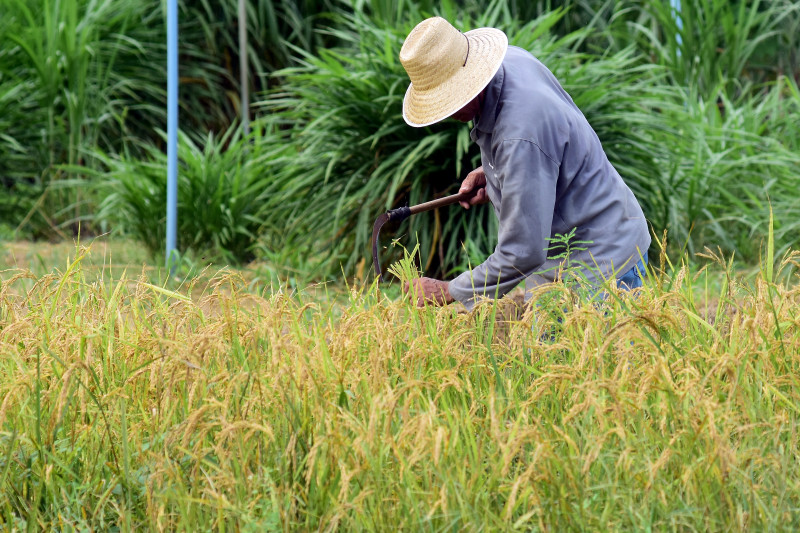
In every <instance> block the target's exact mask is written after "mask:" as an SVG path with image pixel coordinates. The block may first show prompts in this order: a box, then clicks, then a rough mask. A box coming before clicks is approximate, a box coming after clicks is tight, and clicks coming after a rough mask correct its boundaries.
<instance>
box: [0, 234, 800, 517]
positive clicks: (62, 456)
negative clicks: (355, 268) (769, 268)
mask: <svg viewBox="0 0 800 533" xmlns="http://www.w3.org/2000/svg"><path fill="white" fill-rule="evenodd" d="M91 253H94V252H93V251H92V250H91V249H90V248H84V247H79V248H76V250H75V252H74V255H73V256H72V257H71V258H69V259H68V260H67V261H62V262H61V263H60V265H61V266H60V267H58V268H57V269H55V270H53V271H52V272H51V273H49V274H46V275H43V276H41V277H39V276H34V275H32V274H30V273H29V272H28V271H25V270H5V271H3V272H2V273H0V280H2V285H0V351H2V353H3V354H5V355H4V357H3V359H2V363H0V487H1V488H2V490H0V523H2V524H3V526H4V527H7V528H9V529H23V528H26V529H27V528H30V529H38V530H48V529H72V528H75V529H103V530H105V529H117V528H119V529H126V530H134V529H136V530H139V529H169V530H185V529H199V530H207V529H215V530H217V529H220V530H221V529H229V528H230V529H236V530H311V529H313V530H335V529H342V530H370V531H373V530H375V531H383V530H389V529H390V530H399V531H420V530H441V529H459V530H462V529H465V530H477V529H481V530H489V531H501V530H502V531H507V530H509V529H525V530H545V529H547V530H574V529H591V530H603V531H630V530H644V529H656V530H662V529H686V530H704V531H741V530H771V531H791V530H794V529H796V528H797V527H798V526H800V514H798V508H799V507H800V476H798V469H797V468H795V463H796V457H797V456H798V454H800V439H799V438H798V435H797V431H796V428H797V426H798V422H800V413H798V410H797V405H798V404H800V384H799V383H798V378H797V376H798V365H800V362H799V361H798V360H797V354H798V353H799V352H800V349H799V348H800V345H798V343H800V338H798V335H797V328H796V322H797V319H796V313H795V309H796V303H797V299H798V288H797V284H796V282H797V278H796V276H791V277H790V280H789V281H783V282H778V281H777V280H778V279H783V278H782V276H781V275H780V273H781V271H782V270H783V269H787V268H790V267H791V266H792V263H793V262H796V256H794V255H787V256H786V257H785V258H784V261H783V262H780V261H779V262H778V265H777V267H776V269H775V271H774V273H773V274H772V275H768V274H767V273H766V271H765V273H762V274H759V275H758V276H757V277H756V278H755V279H753V280H751V281H746V280H744V279H743V278H740V277H739V276H737V275H736V273H735V269H734V264H733V262H732V261H728V260H727V259H723V258H722V257H720V256H714V255H713V254H712V255H708V256H707V257H708V259H709V260H710V263H709V266H707V267H705V268H702V269H697V268H696V267H693V266H691V264H690V263H686V262H684V261H683V260H682V261H678V262H676V263H675V264H672V263H671V262H670V261H669V259H668V258H667V257H666V256H662V262H661V264H660V266H659V267H658V268H657V269H654V270H653V271H652V272H651V276H650V280H649V282H648V284H647V285H646V287H645V288H644V289H642V290H641V291H639V292H638V293H637V294H636V295H635V296H633V297H631V296H630V295H626V294H618V293H616V292H615V291H614V290H613V289H612V288H609V291H610V292H609V295H610V298H609V299H608V300H606V301H605V302H604V303H602V304H581V303H580V302H577V301H575V300H574V299H573V297H572V295H570V294H569V291H565V290H564V289H563V288H562V289H555V290H554V291H553V292H549V293H545V292H543V291H540V292H539V293H537V294H536V295H535V296H534V303H535V304H538V305H534V306H533V307H531V308H529V309H527V310H525V312H524V313H522V314H504V313H503V311H502V306H503V305H504V302H499V303H498V304H492V303H488V304H485V305H480V306H478V307H477V308H476V310H475V311H473V312H471V313H461V312H459V311H458V309H457V308H455V307H450V308H444V309H437V308H423V309H418V308H416V307H412V306H410V305H409V303H408V302H407V301H406V300H405V299H400V298H398V299H394V298H391V297H390V296H389V295H388V294H385V293H381V292H379V291H378V288H377V287H376V286H375V285H371V286H368V285H354V286H352V287H350V288H349V291H348V292H346V293H344V294H339V295H335V294H331V293H326V292H325V291H322V290H320V289H314V288H309V289H307V290H305V291H301V292H298V293H295V294H287V293H284V292H281V291H270V290H258V291H251V290H248V288H247V284H246V283H245V282H244V280H243V279H242V278H241V277H240V276H239V275H238V274H237V273H235V272H232V271H228V270H222V271H219V272H218V273H217V274H216V275H214V276H213V277H212V278H211V279H210V281H209V280H206V281H201V280H186V282H185V284H183V285H181V286H178V287H176V286H174V285H171V284H166V283H161V282H158V281H156V280H152V279H151V278H150V277H149V276H140V275H139V274H137V273H136V271H134V270H131V271H128V272H127V273H123V274H119V273H117V274H115V275H113V276H112V275H109V273H108V272H106V271H99V272H98V271H97V270H94V269H88V268H85V267H84V263H85V262H86V261H87V256H88V255H89V254H91ZM766 259H770V260H771V258H768V257H765V260H766ZM408 266H409V265H406V267H408ZM657 266H658V265H657ZM397 271H398V272H399V273H400V275H405V274H403V273H404V272H405V273H407V274H408V275H414V274H413V269H411V268H400V269H398V270H397ZM789 274H791V270H790V271H789ZM29 278H33V279H29ZM549 311H553V312H552V313H550V312H549ZM537 324H540V325H541V326H543V327H544V326H555V325H557V326H558V329H559V330H560V331H559V333H558V335H557V336H556V337H555V338H553V339H552V340H550V341H547V342H543V341H542V340H541V339H540V337H539V336H538V335H537V333H536V332H535V331H534V330H533V329H532V325H537Z"/></svg>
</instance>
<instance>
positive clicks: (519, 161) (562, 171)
mask: <svg viewBox="0 0 800 533" xmlns="http://www.w3.org/2000/svg"><path fill="white" fill-rule="evenodd" d="M400 61H401V63H402V64H403V67H404V68H405V69H406V72H407V73H408V76H409V78H410V79H411V84H410V85H409V87H408V90H407V92H406V95H405V99H404V100H403V118H404V119H405V121H406V122H407V123H408V124H409V125H411V126H415V127H423V126H428V125H430V124H434V123H436V122H439V121H441V120H444V119H445V118H448V117H450V118H454V119H456V120H458V121H461V122H470V121H473V122H474V127H473V129H472V131H471V132H470V136H471V138H472V140H473V141H475V142H476V143H477V144H478V146H479V147H480V149H481V162H482V165H481V166H480V167H478V168H476V169H475V170H473V171H472V172H470V173H469V174H468V175H467V177H466V178H465V179H464V181H463V182H462V184H461V188H460V189H459V192H461V193H463V192H469V191H474V190H477V193H476V194H475V196H473V197H472V198H471V199H470V201H469V202H462V203H461V205H462V206H463V207H464V209H469V208H470V207H471V206H474V205H478V204H485V203H487V202H491V204H492V206H493V207H494V210H495V214H496V215H497V218H498V220H499V233H498V242H497V247H496V248H495V250H494V253H492V254H491V255H490V256H489V257H488V258H487V259H486V260H485V261H484V262H483V263H482V264H480V265H478V266H477V267H475V268H473V269H472V270H471V271H467V272H464V273H462V274H461V275H459V276H458V277H456V278H455V279H453V280H451V281H449V282H445V281H441V280H436V279H431V278H420V279H416V280H413V282H412V283H411V285H410V286H409V285H408V284H407V285H406V286H405V287H404V290H405V291H406V292H407V293H410V294H411V296H412V298H415V299H416V302H417V305H424V304H425V302H428V303H433V304H437V305H446V304H449V303H451V302H453V301H456V300H457V301H459V302H461V303H463V304H464V305H465V306H466V307H467V308H469V309H471V308H472V306H473V305H474V304H475V301H476V299H477V298H479V297H482V296H488V297H500V296H503V295H504V294H506V293H508V292H509V291H511V290H512V289H513V288H514V287H515V286H516V285H518V284H519V283H520V282H521V281H523V280H525V282H526V285H527V286H528V287H532V286H536V285H539V284H541V283H545V282H551V281H554V280H555V279H556V278H557V276H558V272H559V266H561V262H562V261H564V260H565V259H564V258H563V253H561V252H560V251H559V250H553V247H552V246H551V244H550V241H551V240H553V242H555V239H553V238H554V237H556V236H563V235H567V234H569V233H571V232H572V231H573V230H574V231H575V232H574V238H575V240H576V241H580V242H581V243H588V244H584V245H582V246H585V248H581V247H575V248H574V250H573V251H572V253H571V255H570V257H569V258H568V259H569V263H570V265H573V266H575V265H577V266H579V269H580V271H581V274H582V276H583V277H585V279H586V280H587V281H589V282H590V283H592V282H594V283H597V284H599V283H602V281H603V279H612V276H614V277H616V278H617V280H618V283H619V286H620V287H624V288H634V287H639V286H641V284H642V280H641V277H642V275H643V273H644V262H645V261H646V256H647V249H648V247H649V246H650V235H649V233H648V229H647V223H646V221H645V218H644V214H643V213H642V209H641V207H640V206H639V203H638V202H637V200H636V198H635V197H634V195H633V193H632V192H631V190H630V189H629V188H628V186H627V185H625V183H624V182H623V181H622V178H621V177H620V175H619V174H618V173H617V171H616V170H615V169H614V167H613V166H611V163H610V162H609V161H608V158H607V157H606V154H605V152H604V151H603V147H602V146H601V144H600V139H598V137H597V134H596V133H595V132H594V130H593V129H592V127H591V126H590V125H589V123H588V122H587V120H586V118H585V117H584V116H583V113H581V111H580V110H579V109H578V107H577V106H576V105H575V104H574V103H573V101H572V98H570V96H569V95H568V94H567V93H566V91H565V90H564V89H563V88H562V87H561V85H560V84H559V82H558V80H557V79H556V78H555V77H554V76H553V74H552V73H551V72H550V71H549V70H548V69H547V67H545V66H544V65H543V64H542V63H541V62H540V61H539V60H537V59H536V58H535V57H533V56H532V55H531V54H530V53H528V52H526V51H525V50H523V49H521V48H517V47H515V46H508V39H507V37H506V35H505V33H503V32H502V31H500V30H498V29H495V28H480V29H476V30H472V31H468V32H466V33H461V32H459V31H458V30H457V29H455V28H454V27H453V26H451V25H450V24H449V23H448V22H447V21H446V20H444V19H443V18H440V17H434V18H430V19H427V20H424V21H422V22H421V23H420V24H418V25H417V26H416V27H415V28H414V29H413V30H412V31H411V33H410V34H409V35H408V37H407V38H406V40H405V42H404V43H403V47H402V49H401V50H400ZM548 251H549V252H550V257H551V258H548ZM555 255H561V256H562V258H561V259H555V258H553V256H555Z"/></svg>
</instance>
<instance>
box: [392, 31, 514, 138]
mask: <svg viewBox="0 0 800 533" xmlns="http://www.w3.org/2000/svg"><path fill="white" fill-rule="evenodd" d="M507 48H508V37H506V34H505V33H503V32H502V31H500V30H498V29H495V28H478V29H476V30H471V31H468V32H466V33H461V32H460V31H458V30H457V29H455V28H454V27H453V26H452V25H451V24H450V23H449V22H447V21H446V20H445V19H443V18H441V17H433V18H429V19H426V20H423V21H422V22H420V23H419V24H417V26H416V27H415V28H414V29H413V30H411V33H409V34H408V37H406V40H405V42H404V43H403V48H402V49H401V50H400V62H401V63H402V64H403V67H404V68H405V69H406V72H407V73H408V77H409V78H410V79H411V84H410V85H409V86H408V90H407V91H406V96H405V98H404V99H403V118H404V119H405V121H406V122H407V123H408V124H409V125H411V126H416V127H422V126H428V125H430V124H434V123H436V122H439V121H440V120H443V119H445V118H447V117H449V116H450V115H452V114H453V113H455V112H456V111H458V110H459V109H461V108H462V107H464V106H465V105H467V104H468V103H469V102H470V101H472V99H473V98H475V97H476V96H478V94H479V93H480V92H481V91H482V90H483V89H484V88H485V87H486V86H487V85H488V84H489V82H490V81H491V80H492V78H493V77H494V75H495V73H496V72H497V70H498V69H499V68H500V64H501V63H502V62H503V58H504V57H505V55H506V49H507Z"/></svg>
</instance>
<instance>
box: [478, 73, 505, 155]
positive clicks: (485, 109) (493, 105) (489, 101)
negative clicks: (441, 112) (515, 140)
mask: <svg viewBox="0 0 800 533" xmlns="http://www.w3.org/2000/svg"><path fill="white" fill-rule="evenodd" d="M504 76H505V70H504V69H503V66H502V65H500V68H499V69H498V70H497V74H495V75H494V77H493V78H492V81H490V82H489V85H487V86H486V94H485V95H484V99H483V105H482V106H481V110H480V113H479V114H478V122H476V123H475V127H474V128H472V131H471V132H470V137H472V140H473V141H474V140H476V137H477V135H478V130H480V131H482V132H484V133H491V132H492V131H494V125H495V122H497V104H498V102H499V101H500V93H501V92H502V91H501V90H502V88H503V78H504Z"/></svg>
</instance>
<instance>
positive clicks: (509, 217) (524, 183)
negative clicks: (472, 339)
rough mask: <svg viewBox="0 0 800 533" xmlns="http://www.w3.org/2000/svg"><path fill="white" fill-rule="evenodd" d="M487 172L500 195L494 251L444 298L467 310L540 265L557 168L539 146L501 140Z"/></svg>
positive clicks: (497, 294) (451, 286)
mask: <svg viewBox="0 0 800 533" xmlns="http://www.w3.org/2000/svg"><path fill="white" fill-rule="evenodd" d="M490 172H494V173H495V179H496V180H497V184H498V189H499V190H500V199H499V206H498V205H495V208H496V209H495V210H496V212H497V216H498V218H499V232H498V239H497V246H496V248H495V250H494V252H493V253H492V254H491V255H490V256H489V257H488V258H487V259H486V261H484V262H483V263H481V264H480V265H478V266H477V267H475V268H473V269H472V270H468V271H466V272H464V273H462V274H461V275H459V276H458V277H456V278H455V279H453V280H452V281H450V283H449V289H450V295H451V296H452V297H453V298H455V299H456V300H458V301H459V302H461V303H463V304H464V305H465V306H466V307H467V308H468V309H471V308H472V307H473V305H474V304H475V300H476V299H477V298H478V297H490V298H499V297H501V296H503V295H504V294H506V293H508V292H509V291H511V290H512V289H513V288H514V287H516V286H517V285H518V284H519V283H520V282H521V281H522V280H524V279H525V278H526V277H528V276H529V275H530V274H532V273H534V272H535V271H536V270H537V269H539V268H540V267H541V266H542V265H543V264H544V262H545V259H546V258H547V247H548V246H549V244H548V239H549V238H550V229H551V226H552V222H553V211H554V209H555V198H556V182H557V180H558V173H559V165H558V163H556V161H554V160H553V159H551V158H550V157H548V156H547V155H546V154H545V153H544V152H542V150H541V149H540V148H539V146H537V145H536V144H535V143H533V142H530V141H527V140H506V141H504V142H503V143H501V145H500V147H499V149H498V150H497V153H496V156H495V165H494V170H493V171H492V170H490ZM487 179H492V177H491V176H487Z"/></svg>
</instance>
